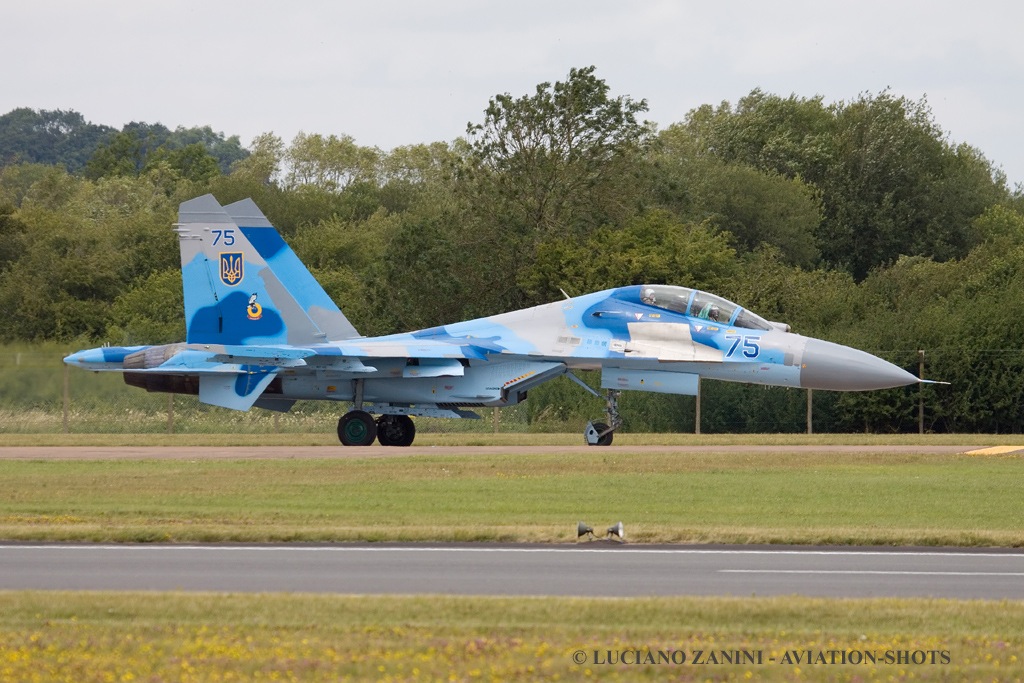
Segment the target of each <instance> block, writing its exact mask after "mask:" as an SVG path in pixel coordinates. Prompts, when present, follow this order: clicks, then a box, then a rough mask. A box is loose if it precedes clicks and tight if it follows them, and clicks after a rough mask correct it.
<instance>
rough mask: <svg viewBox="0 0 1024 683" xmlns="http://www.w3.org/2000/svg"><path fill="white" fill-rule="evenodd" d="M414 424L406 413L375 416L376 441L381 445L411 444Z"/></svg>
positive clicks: (414, 433)
mask: <svg viewBox="0 0 1024 683" xmlns="http://www.w3.org/2000/svg"><path fill="white" fill-rule="evenodd" d="M415 438H416V424H415V423H414V422H413V421H412V418H411V417H409V416H408V415H381V416H380V417H378V418H377V441H379V442H380V445H381V446H403V447H404V446H411V445H412V441H413V439H415Z"/></svg>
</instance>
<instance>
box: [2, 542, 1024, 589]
mask: <svg viewBox="0 0 1024 683" xmlns="http://www.w3.org/2000/svg"><path fill="white" fill-rule="evenodd" d="M25 589H42V590H147V591H167V590H182V591H224V592H282V591H283V592H311V593H342V594H460V595H562V596H591V597H597V596H607V597H614V596H668V595H736V596H751V595H759V596H767V595H805V596H822V597H837V598H838V597H880V596H885V597H941V598H959V599H1016V600H1020V599H1024V551H1021V550H979V551H972V550H963V549H934V548H904V549H889V548H871V549H865V548H840V547H793V546H738V547H724V546H685V547H681V546H629V545H617V544H616V545H613V544H610V543H606V542H604V541H599V542H591V543H587V544H578V545H563V546H535V545H485V544H476V545H474V544H465V545H458V544H455V545H417V544H412V545H409V544H403V545H373V544H351V545H349V544H345V545H248V546H241V545H191V546H177V545H86V544H12V543H7V544H4V545H0V590H25Z"/></svg>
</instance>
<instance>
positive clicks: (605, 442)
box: [591, 422, 615, 446]
mask: <svg viewBox="0 0 1024 683" xmlns="http://www.w3.org/2000/svg"><path fill="white" fill-rule="evenodd" d="M593 424H594V430H595V431H596V432H597V433H598V434H600V433H601V432H605V431H608V425H606V424H605V423H604V422H595V423H593ZM614 436H615V432H608V433H607V434H605V435H604V436H600V437H598V439H597V443H595V444H591V445H593V446H611V445H612V437H614Z"/></svg>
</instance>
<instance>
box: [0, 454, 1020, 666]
mask: <svg viewBox="0 0 1024 683" xmlns="http://www.w3.org/2000/svg"><path fill="white" fill-rule="evenodd" d="M424 436H425V437H428V438H427V439H426V440H424V441H423V443H434V444H435V445H437V447H438V453H437V454H431V455H429V456H398V457H389V458H386V459H335V458H333V457H332V455H333V454H334V453H335V450H334V449H336V448H338V447H337V446H336V445H335V443H334V441H333V439H332V438H331V437H330V436H329V435H308V436H302V435H300V436H296V435H263V436H258V435H254V436H251V437H237V436H232V435H223V436H210V435H203V436H198V437H196V439H197V440H196V441H195V442H194V443H193V442H190V441H189V442H188V443H185V442H186V441H188V440H189V439H191V438H192V437H184V436H180V435H174V436H164V435H145V436H141V437H140V436H137V435H135V436H132V435H122V436H117V437H113V438H112V437H111V436H109V435H106V436H101V437H99V439H97V437H92V436H90V435H71V436H67V437H52V436H45V435H5V438H4V441H3V443H2V444H0V446H14V445H75V444H78V445H115V444H116V445H152V444H156V445H166V446H183V445H224V446H227V445H230V446H237V445H267V444H268V443H271V444H274V443H276V444H278V445H282V446H285V445H322V446H325V448H324V457H323V458H322V459H309V460H289V459H276V460H275V459H271V460H216V461H213V460H205V461H204V460H138V461H126V460H92V461H47V460H6V461H0V472H2V476H0V538H5V539H25V540H29V539H31V540H95V541H212V540H237V541H268V540H284V541H287V540H328V541H345V540H526V541H539V542H570V541H574V540H575V525H576V521H577V520H580V519H583V520H586V521H588V522H590V523H591V524H593V525H594V526H595V527H598V528H600V526H601V525H604V524H609V523H612V522H615V521H618V520H620V519H621V520H622V521H623V522H624V524H625V526H626V532H627V539H628V540H629V541H630V542H654V541H664V542H682V541H714V542H779V543H840V544H850V543H854V544H864V543H883V544H903V543H914V544H958V545H1003V546H1024V506H1022V505H1021V504H1020V501H1021V500H1024V477H1022V476H1021V468H1022V467H1024V458H1022V457H1020V456H1015V455H1000V456H989V457H970V456H964V455H941V456H940V455H929V456H921V455H906V454H899V453H897V452H895V451H894V452H881V453H872V454H844V455H836V454H835V453H829V452H827V444H830V443H843V444H864V443H867V444H870V445H882V444H890V445H903V444H909V443H932V444H938V443H942V444H959V443H962V444H970V445H979V446H981V445H997V444H1008V443H1015V442H1014V441H1013V440H1010V439H1007V438H1005V437H976V436H969V437H916V436H913V437H907V436H895V437H864V436H849V437H838V438H837V437H835V436H814V437H807V436H804V435H787V436H768V437H750V436H746V437H728V436H713V437H712V436H706V437H694V436H688V435H658V436H637V435H622V438H620V439H617V443H625V444H627V446H626V447H625V448H615V449H591V450H587V451H586V452H585V453H582V454H579V453H575V454H561V455H552V454H547V455H544V454H541V455H516V454H515V453H514V451H513V452H510V453H509V454H504V455H483V456H480V455H477V456H464V455H460V456H455V455H445V454H444V446H445V445H471V444H482V445H512V444H516V443H530V444H533V445H539V444H543V443H554V444H575V443H579V440H580V437H579V436H578V435H555V436H552V435H498V436H491V435H459V436H457V437H453V436H451V435H424ZM922 438H923V439H924V441H919V439H922ZM278 439H279V441H278ZM15 440H17V441H16V442H15ZM23 440H27V441H23ZM630 443H633V444H634V445H642V444H666V443H667V444H685V445H698V444H708V445H730V446H735V448H734V449H731V450H730V451H729V452H726V453H721V452H714V453H713V452H704V453H699V452H698V453H690V452H686V453H684V452H654V453H652V452H644V451H640V450H634V451H631V450H630V449H629V447H628V444H630ZM762 443H775V444H802V445H815V444H818V445H821V446H822V449H821V451H818V452H800V453H797V452H791V453H781V454H765V453H754V452H752V451H751V450H750V449H746V450H744V446H745V445H750V444H762ZM1016 443H1022V440H1021V439H1020V438H1018V440H1017V441H1016ZM698 653H699V654H698ZM1022 653H1024V602H1021V601H1004V602H983V601H952V600H927V599H912V600H891V599H888V600H878V599H875V600H822V599H811V598H799V597H781V598H658V599H614V598H607V599H589V598H587V599H584V598H578V599H576V598H525V599H524V598H515V599H512V598H479V597H477V598H474V597H446V596H415V597H413V596H406V597H402V596H396V597H368V596H307V595H220V594H179V593H61V592H31V591H28V592H6V593H4V592H0V681H18V682H23V681H76V682H77V681H82V682H92V681H97V682H99V681H103V682H107V681H202V682H205V681H249V680H278V681H339V680H352V681H364V680H379V681H416V680H428V681H475V680H488V681H505V680H519V681H532V680H561V681H584V680H621V681H632V680H681V681H690V680H712V681H717V680H769V681H799V680H830V681H831V680H838V681H871V680H884V681H892V680H895V681H904V680H938V681H962V680H979V681H980V680H984V681H1003V680H1022V678H1024V663H1022V661H1024V654H1022ZM681 656H685V662H681V661H680V657H681ZM673 657H674V658H675V660H674V661H673V659H672V658H673ZM695 657H701V658H702V660H701V661H705V662H706V661H709V660H710V659H711V658H713V660H714V661H718V662H724V661H727V660H728V659H729V658H732V659H733V661H740V662H741V663H739V664H728V663H718V664H707V663H704V664H694V658H695ZM808 658H810V659H811V661H810V662H809V661H808ZM855 660H856V663H854V662H855ZM638 661H639V662H640V663H635V662H638ZM644 661H656V662H660V663H656V664H648V663H643V662H644ZM844 662H845V663H844Z"/></svg>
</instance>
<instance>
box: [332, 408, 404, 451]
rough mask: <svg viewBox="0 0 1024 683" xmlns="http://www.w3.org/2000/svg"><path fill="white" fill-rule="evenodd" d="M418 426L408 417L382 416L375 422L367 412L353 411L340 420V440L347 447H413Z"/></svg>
mask: <svg viewBox="0 0 1024 683" xmlns="http://www.w3.org/2000/svg"><path fill="white" fill-rule="evenodd" d="M415 438H416V425H415V424H414V423H413V421H412V418H410V417H409V416H408V415H381V416H380V417H378V418H377V420H376V421H374V419H373V416H372V415H370V414H369V413H368V412H366V411H365V410H351V411H349V412H347V413H345V414H344V415H342V416H341V417H340V418H338V439H339V440H340V441H341V443H342V444H343V445H345V446H369V445H370V444H372V443H373V440H374V439H376V440H377V441H379V442H380V445H381V446H411V445H412V442H413V439H415Z"/></svg>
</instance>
